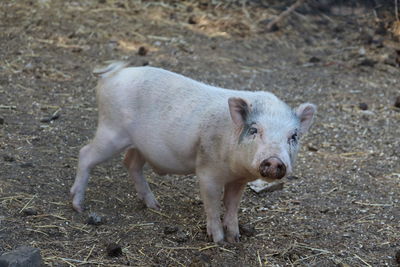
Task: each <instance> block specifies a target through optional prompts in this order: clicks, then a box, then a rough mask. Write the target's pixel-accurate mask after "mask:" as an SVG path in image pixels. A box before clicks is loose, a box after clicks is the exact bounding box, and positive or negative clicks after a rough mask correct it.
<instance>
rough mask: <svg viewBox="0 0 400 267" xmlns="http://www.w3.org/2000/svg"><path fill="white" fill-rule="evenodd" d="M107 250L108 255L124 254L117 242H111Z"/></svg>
mask: <svg viewBox="0 0 400 267" xmlns="http://www.w3.org/2000/svg"><path fill="white" fill-rule="evenodd" d="M106 250H107V255H108V256H110V257H118V256H121V255H122V248H121V246H120V245H118V244H117V243H109V244H108V245H107V249H106Z"/></svg>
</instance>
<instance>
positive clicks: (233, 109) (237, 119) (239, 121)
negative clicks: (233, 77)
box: [228, 97, 250, 126]
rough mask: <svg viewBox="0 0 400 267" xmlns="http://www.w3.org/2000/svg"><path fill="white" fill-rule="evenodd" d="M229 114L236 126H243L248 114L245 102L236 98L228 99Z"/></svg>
mask: <svg viewBox="0 0 400 267" xmlns="http://www.w3.org/2000/svg"><path fill="white" fill-rule="evenodd" d="M228 104H229V112H230V113H231V118H232V120H233V122H234V123H235V124H236V125H237V126H243V124H244V122H245V121H246V117H247V115H248V114H249V111H250V108H249V105H248V104H247V102H246V100H244V99H243V98H238V97H231V98H229V99H228Z"/></svg>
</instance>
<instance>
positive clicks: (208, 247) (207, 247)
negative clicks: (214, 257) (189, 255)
mask: <svg viewBox="0 0 400 267" xmlns="http://www.w3.org/2000/svg"><path fill="white" fill-rule="evenodd" d="M216 247H218V245H211V246H206V247H204V248H199V251H203V250H206V249H210V248H216Z"/></svg>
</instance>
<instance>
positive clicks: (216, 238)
mask: <svg viewBox="0 0 400 267" xmlns="http://www.w3.org/2000/svg"><path fill="white" fill-rule="evenodd" d="M207 237H208V240H209V241H210V242H211V241H213V242H214V243H217V244H220V245H221V244H223V243H224V235H223V234H214V235H210V234H207Z"/></svg>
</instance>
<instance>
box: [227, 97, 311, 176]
mask: <svg viewBox="0 0 400 267" xmlns="http://www.w3.org/2000/svg"><path fill="white" fill-rule="evenodd" d="M228 104H229V111H230V115H231V118H232V121H233V123H234V125H235V128H236V129H237V131H236V134H235V136H236V138H237V144H238V145H237V149H236V150H235V152H234V155H232V156H233V157H234V158H235V163H234V164H235V165H236V167H237V168H240V169H245V170H246V172H247V173H250V174H251V175H252V176H253V177H252V178H254V179H256V178H262V179H264V180H266V181H272V180H275V179H281V178H283V177H285V176H287V175H288V174H289V173H290V172H291V171H292V168H293V165H294V162H295V159H296V155H297V151H298V149H299V142H300V139H301V137H302V136H303V135H304V134H305V133H306V132H307V130H308V129H309V127H310V126H311V124H312V120H313V116H314V113H315V111H316V107H315V105H313V104H310V103H304V104H301V105H300V106H299V107H298V108H296V109H295V110H292V109H291V108H290V107H289V106H288V105H286V104H285V103H284V102H282V101H281V100H279V99H278V98H276V97H274V96H273V95H271V96H270V97H267V98H266V99H265V100H264V99H261V98H260V99H258V100H256V101H253V102H252V103H251V102H249V101H248V100H246V99H243V98H235V97H232V98H229V100H228ZM235 141H236V140H235Z"/></svg>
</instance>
